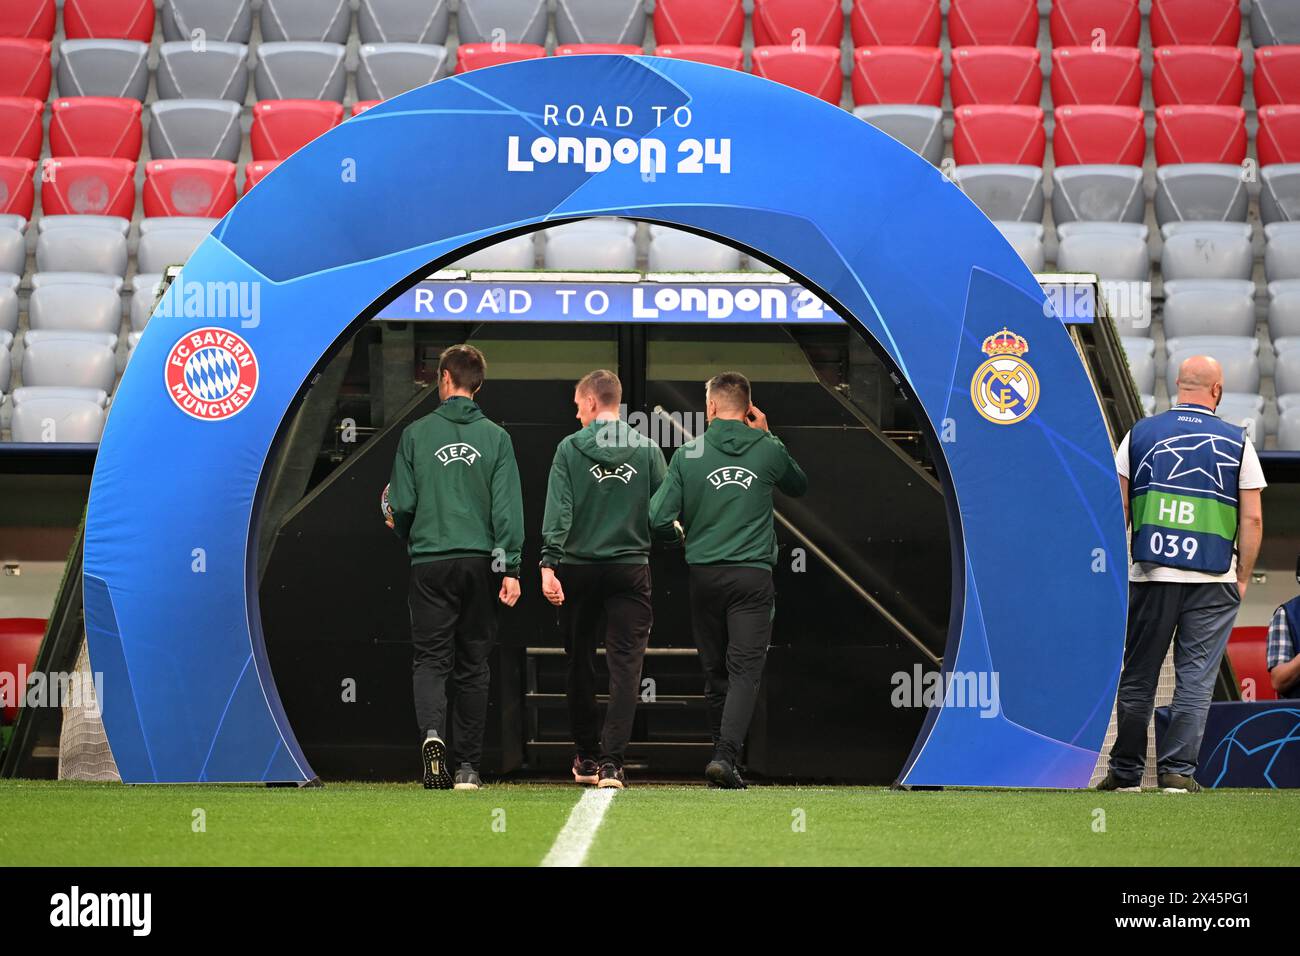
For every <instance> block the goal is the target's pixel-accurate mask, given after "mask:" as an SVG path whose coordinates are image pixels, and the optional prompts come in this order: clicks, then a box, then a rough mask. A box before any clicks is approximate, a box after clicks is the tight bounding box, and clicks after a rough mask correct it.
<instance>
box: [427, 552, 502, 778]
mask: <svg viewBox="0 0 1300 956" xmlns="http://www.w3.org/2000/svg"><path fill="white" fill-rule="evenodd" d="M498 590H499V585H498V583H497V575H495V574H494V573H493V572H492V559H491V558H448V559H446V560H443V561H429V562H427V563H425V564H416V565H412V566H411V590H410V594H409V604H410V608H411V645H412V650H413V654H412V682H413V686H414V691H415V717H416V720H417V721H418V722H419V725H420V735H421V738H423V736H424V735H425V734H427V733H428V732H429V731H434V732H435V733H437V734H438V735H439V736H443V737H446V735H447V731H448V726H447V698H448V692H449V688H448V684H449V683H450V693H451V695H452V698H453V700H452V720H451V728H450V730H451V737H450V745H451V746H452V747H453V748H454V750H455V760H456V761H458V762H468V763H470V764H472V765H473V766H474V767H478V765H479V761H480V760H481V759H482V757H483V729H484V726H485V725H486V723H487V704H488V682H489V679H490V677H491V675H490V673H489V671H488V655H489V654H490V653H491V652H492V648H493V647H494V646H495V644H496V636H497V609H496V599H497V591H498Z"/></svg>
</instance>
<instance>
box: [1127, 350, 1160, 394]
mask: <svg viewBox="0 0 1300 956" xmlns="http://www.w3.org/2000/svg"><path fill="white" fill-rule="evenodd" d="M1120 341H1121V343H1122V344H1123V346H1124V354H1125V355H1127V356H1128V367H1129V370H1130V371H1131V372H1132V373H1133V381H1134V383H1135V384H1136V385H1137V389H1138V392H1139V393H1140V394H1142V395H1151V394H1153V393H1154V392H1155V390H1156V343H1155V342H1153V341H1152V340H1151V339H1139V338H1124V339H1121V340H1120Z"/></svg>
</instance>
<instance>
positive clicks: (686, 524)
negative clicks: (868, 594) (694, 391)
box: [650, 418, 808, 570]
mask: <svg viewBox="0 0 1300 956" xmlns="http://www.w3.org/2000/svg"><path fill="white" fill-rule="evenodd" d="M773 488H775V489H777V490H778V491H780V492H782V493H783V494H787V495H789V496H790V497H792V498H797V497H799V496H800V495H802V494H803V493H804V492H805V491H807V490H808V476H807V475H805V474H804V473H803V469H801V468H800V467H799V465H798V463H797V462H796V461H795V460H794V458H792V457H791V456H790V453H789V452H788V451H786V448H785V445H783V444H782V443H781V439H779V438H777V437H776V436H775V435H773V434H771V433H769V432H765V431H763V430H762V429H759V428H750V427H749V426H748V425H746V424H745V423H744V422H742V421H735V420H732V419H724V418H715V419H714V420H713V421H711V422H710V423H709V427H708V429H707V430H706V431H705V432H704V434H703V435H700V436H698V437H696V438H694V439H692V440H691V441H689V442H687V443H686V444H685V445H683V446H682V447H681V448H678V449H677V451H676V452H674V453H673V460H672V461H671V462H670V463H669V465H668V476H667V478H665V479H664V483H663V485H662V486H661V487H660V488H659V491H658V492H656V493H655V496H654V499H653V500H652V501H651V502H650V527H651V528H652V529H653V530H654V532H655V533H656V534H662V533H666V532H667V531H668V529H671V528H672V523H673V521H674V520H678V519H680V520H681V523H682V528H683V530H685V532H686V563H687V564H730V565H741V566H744V567H753V568H766V569H768V570H771V569H772V568H773V567H775V565H776V554H777V549H776V529H775V527H774V526H773V522H772V489H773Z"/></svg>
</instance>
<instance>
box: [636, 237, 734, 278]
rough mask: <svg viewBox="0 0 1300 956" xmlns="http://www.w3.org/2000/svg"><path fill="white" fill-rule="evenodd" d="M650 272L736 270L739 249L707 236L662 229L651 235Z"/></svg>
mask: <svg viewBox="0 0 1300 956" xmlns="http://www.w3.org/2000/svg"><path fill="white" fill-rule="evenodd" d="M649 266H650V271H651V272H739V271H740V250H738V249H733V248H732V247H731V246H728V245H724V244H723V243H721V242H718V241H717V240H715V239H710V238H709V237H708V236H697V235H695V234H694V233H690V232H682V231H681V230H680V229H672V230H669V229H664V230H658V231H656V232H654V233H653V234H652V235H651V237H650V256H649Z"/></svg>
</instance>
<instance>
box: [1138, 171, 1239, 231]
mask: <svg viewBox="0 0 1300 956" xmlns="http://www.w3.org/2000/svg"><path fill="white" fill-rule="evenodd" d="M1241 172H1242V167H1240V166H1233V165H1231V164H1225V163H1174V164H1172V165H1168V166H1161V167H1159V168H1158V169H1157V170H1156V222H1158V223H1160V225H1162V226H1163V225H1164V224H1165V223H1167V222H1178V221H1187V220H1197V221H1211V222H1245V221H1246V213H1247V211H1248V210H1249V209H1250V194H1249V193H1248V192H1247V191H1246V184H1245V183H1244V182H1242V178H1241Z"/></svg>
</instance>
